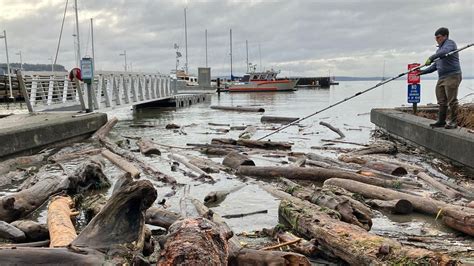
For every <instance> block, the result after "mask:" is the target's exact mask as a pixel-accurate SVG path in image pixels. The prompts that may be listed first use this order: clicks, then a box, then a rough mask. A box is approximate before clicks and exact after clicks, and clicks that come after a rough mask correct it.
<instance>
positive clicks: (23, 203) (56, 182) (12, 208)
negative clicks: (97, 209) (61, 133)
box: [0, 161, 110, 222]
mask: <svg viewBox="0 0 474 266" xmlns="http://www.w3.org/2000/svg"><path fill="white" fill-rule="evenodd" d="M107 186H110V183H109V181H108V180H107V177H106V176H105V175H104V173H103V172H102V166H101V164H100V163H97V162H95V161H87V162H85V163H83V164H81V165H80V166H79V167H78V168H77V169H76V171H74V173H72V174H70V175H68V176H66V175H50V176H46V177H45V178H42V180H39V181H38V182H37V183H35V184H34V185H32V186H30V187H28V188H26V189H23V190H21V191H20V192H17V193H13V194H11V195H7V196H4V197H2V198H0V220H4V221H6V222H11V221H14V220H17V219H20V218H22V217H24V216H26V215H28V214H29V213H31V212H32V211H34V210H36V209H37V208H38V207H39V206H41V205H42V204H43V203H44V202H45V201H46V200H47V199H48V198H49V197H50V196H51V195H53V194H55V193H58V192H61V191H67V192H68V193H69V194H75V193H77V192H83V191H86V190H92V189H99V188H103V187H107Z"/></svg>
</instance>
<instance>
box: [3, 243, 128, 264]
mask: <svg viewBox="0 0 474 266" xmlns="http://www.w3.org/2000/svg"><path fill="white" fill-rule="evenodd" d="M0 258H2V264H4V265H103V264H105V262H106V261H107V260H106V257H105V255H104V254H102V253H100V252H98V251H96V250H93V249H79V248H29V247H13V248H0ZM116 263H119V262H116ZM122 263H123V262H122ZM112 264H113V263H112Z"/></svg>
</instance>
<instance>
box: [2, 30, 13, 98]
mask: <svg viewBox="0 0 474 266" xmlns="http://www.w3.org/2000/svg"><path fill="white" fill-rule="evenodd" d="M2 38H3V39H5V53H6V54H7V72H8V73H7V75H8V84H9V85H10V99H13V91H12V77H11V73H10V60H9V59H8V42H7V31H6V30H3V36H2V35H0V39H2Z"/></svg>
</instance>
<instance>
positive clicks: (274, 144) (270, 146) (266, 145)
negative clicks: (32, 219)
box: [211, 138, 292, 150]
mask: <svg viewBox="0 0 474 266" xmlns="http://www.w3.org/2000/svg"><path fill="white" fill-rule="evenodd" d="M211 145H225V146H223V147H228V148H233V147H232V146H233V145H238V146H243V147H248V148H258V149H264V150H291V146H292V144H290V143H287V142H278V141H261V140H249V139H238V140H235V139H223V138H214V139H212V140H211Z"/></svg>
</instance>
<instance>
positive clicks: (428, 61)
mask: <svg viewBox="0 0 474 266" xmlns="http://www.w3.org/2000/svg"><path fill="white" fill-rule="evenodd" d="M431 63H432V62H431V59H429V58H428V59H426V62H425V66H429V65H431Z"/></svg>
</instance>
